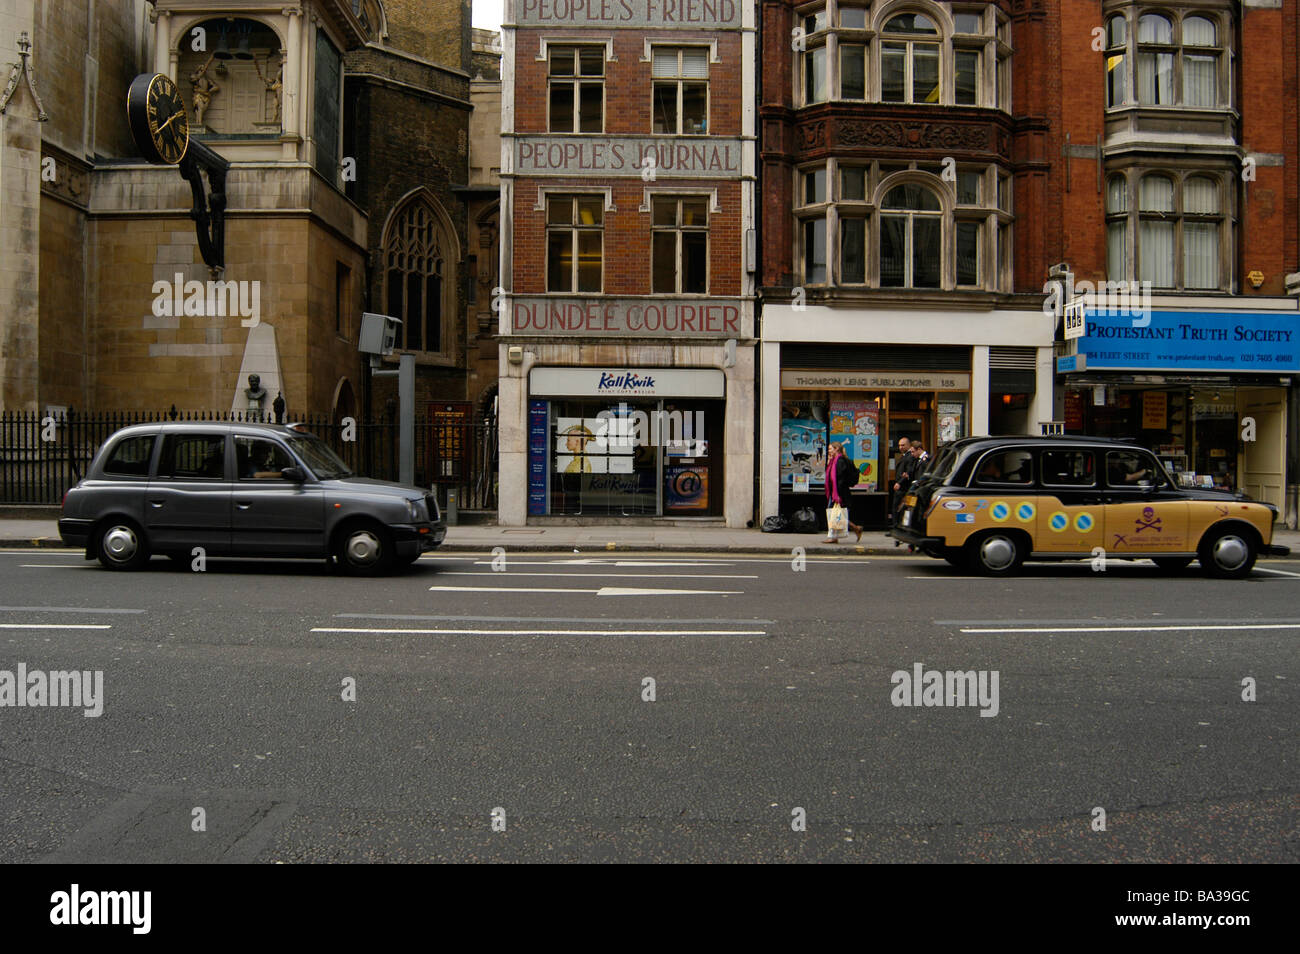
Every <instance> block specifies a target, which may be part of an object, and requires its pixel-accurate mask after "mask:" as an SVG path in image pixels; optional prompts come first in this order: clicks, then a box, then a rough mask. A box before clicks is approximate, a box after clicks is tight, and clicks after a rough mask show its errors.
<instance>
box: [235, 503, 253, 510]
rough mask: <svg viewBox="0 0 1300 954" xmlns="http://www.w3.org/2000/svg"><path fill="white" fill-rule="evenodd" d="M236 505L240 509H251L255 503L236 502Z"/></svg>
mask: <svg viewBox="0 0 1300 954" xmlns="http://www.w3.org/2000/svg"><path fill="white" fill-rule="evenodd" d="M235 506H236V507H238V508H239V509H240V510H250V509H252V506H253V505H252V504H251V503H236V504H235Z"/></svg>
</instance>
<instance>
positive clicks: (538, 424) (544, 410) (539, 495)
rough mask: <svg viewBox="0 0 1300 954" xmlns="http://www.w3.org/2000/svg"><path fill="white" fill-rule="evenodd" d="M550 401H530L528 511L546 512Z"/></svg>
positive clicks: (536, 513)
mask: <svg viewBox="0 0 1300 954" xmlns="http://www.w3.org/2000/svg"><path fill="white" fill-rule="evenodd" d="M548 411H549V402H547V401H529V402H528V513H529V514H530V515H538V514H544V513H546V436H547V431H548V426H547V417H548Z"/></svg>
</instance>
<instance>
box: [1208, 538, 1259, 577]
mask: <svg viewBox="0 0 1300 954" xmlns="http://www.w3.org/2000/svg"><path fill="white" fill-rule="evenodd" d="M1197 552H1198V553H1199V554H1200V557H1199V559H1200V563H1201V567H1202V568H1203V569H1204V570H1205V572H1206V573H1207V574H1209V575H1210V576H1213V577H1217V578H1219V579H1221V580H1240V579H1242V578H1243V577H1245V576H1249V575H1250V571H1251V570H1252V569H1254V567H1255V557H1256V556H1258V555H1259V545H1258V543H1257V542H1256V539H1255V534H1254V533H1253V532H1252V531H1251V530H1248V529H1246V528H1244V527H1224V528H1221V529H1215V530H1211V531H1210V532H1209V533H1208V534H1206V535H1205V538H1204V539H1203V540H1202V541H1201V546H1200V549H1199V550H1198V551H1197Z"/></svg>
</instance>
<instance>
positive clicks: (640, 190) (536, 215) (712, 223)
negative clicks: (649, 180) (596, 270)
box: [514, 178, 742, 295]
mask: <svg viewBox="0 0 1300 954" xmlns="http://www.w3.org/2000/svg"><path fill="white" fill-rule="evenodd" d="M539 184H545V185H546V186H548V187H550V186H558V187H561V188H566V189H567V188H572V189H573V190H574V191H575V192H581V191H584V190H586V191H590V190H591V189H592V188H605V187H612V188H613V196H614V207H615V209H616V210H617V211H614V212H610V211H608V210H607V211H606V212H605V256H604V281H605V294H606V295H648V294H650V232H651V228H650V213H649V212H648V211H647V212H640V211H638V209H639V208H640V207H641V205H642V203H643V202H644V200H645V191H644V190H645V185H646V183H644V182H642V181H641V180H640V179H605V180H592V179H565V178H547V179H544V180H543V179H537V178H533V179H520V180H518V181H517V182H516V185H515V207H514V235H515V247H514V292H515V294H517V295H538V294H542V293H544V292H545V291H546V213H545V210H544V209H534V206H535V205H537V190H538V186H539ZM668 184H669V183H667V182H664V181H661V182H659V183H657V184H656V188H659V187H663V186H666V185H668ZM671 184H672V185H678V184H681V186H682V188H683V189H700V188H704V187H705V186H707V187H710V188H713V187H716V188H717V190H718V205H719V206H721V208H722V211H721V212H713V211H710V212H709V294H710V295H739V294H740V269H741V254H742V253H741V248H740V183H739V182H735V181H728V180H713V181H711V182H707V183H704V182H702V181H701V180H680V183H679V180H676V179H674V180H671Z"/></svg>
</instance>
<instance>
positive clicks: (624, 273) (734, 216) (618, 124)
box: [512, 29, 743, 295]
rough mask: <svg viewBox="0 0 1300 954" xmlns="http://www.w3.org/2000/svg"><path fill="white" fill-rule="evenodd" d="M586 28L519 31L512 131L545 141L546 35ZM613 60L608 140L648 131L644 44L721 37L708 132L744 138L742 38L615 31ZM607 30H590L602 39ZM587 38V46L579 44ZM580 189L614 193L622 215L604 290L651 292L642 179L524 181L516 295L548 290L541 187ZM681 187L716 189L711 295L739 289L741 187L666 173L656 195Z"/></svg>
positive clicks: (610, 225) (612, 224)
mask: <svg viewBox="0 0 1300 954" xmlns="http://www.w3.org/2000/svg"><path fill="white" fill-rule="evenodd" d="M581 32H582V31H572V30H565V31H555V30H545V29H521V30H519V31H518V33H517V35H516V41H515V50H516V64H515V132H516V133H517V134H519V135H523V136H526V135H547V134H548V132H547V118H546V109H547V64H546V62H545V61H544V60H543V61H539V60H538V59H537V58H536V57H537V53H538V49H539V46H540V39H541V37H543V36H556V35H557V34H558V35H562V36H563V37H564V39H565V40H566V41H567V40H568V39H569V38H570V37H574V36H579V35H580V34H581ZM613 35H614V56H615V59H616V60H617V61H616V62H615V61H607V62H606V63H605V132H604V135H606V136H645V135H649V134H650V133H651V128H652V127H651V76H650V63H649V62H646V61H643V59H642V57H643V56H644V55H645V38H646V37H647V36H648V37H650V38H651V39H652V40H654V41H655V42H656V43H665V44H691V43H696V44H698V43H700V42H701V41H716V43H717V48H718V58H719V60H720V62H717V63H714V62H712V61H710V63H709V130H710V132H711V134H712V135H711V136H710V137H708V138H707V139H701V140H700V142H701V144H703V145H710V144H711V142H712V139H713V136H720V137H731V138H735V137H738V136H740V134H741V109H742V101H741V94H742V90H741V79H742V72H741V66H740V64H741V53H742V49H741V38H740V34H739V33H736V32H723V33H703V32H701V33H696V32H693V31H639V30H615V31H613ZM607 36H609V31H606V32H604V33H601V32H600V31H596V32H595V33H593V42H601V41H602V40H603V38H604V37H607ZM577 42H581V41H577ZM542 185H545V186H547V187H560V188H565V189H569V188H571V189H572V190H573V191H574V192H583V191H587V192H590V191H592V190H593V189H605V188H611V189H612V190H613V204H614V207H615V209H616V211H613V212H610V211H606V213H605V229H604V294H606V295H648V294H650V293H651V286H650V277H651V276H650V242H651V239H650V234H651V219H650V213H649V212H648V211H646V212H641V211H638V210H639V209H640V208H641V206H642V205H643V204H644V203H645V188H646V186H647V185H648V183H646V182H643V181H642V180H641V179H640V178H639V177H636V178H630V177H627V178H607V177H594V178H582V177H551V176H546V177H527V178H519V179H516V180H515V199H514V209H513V215H514V225H513V234H514V250H513V255H514V263H513V264H514V273H513V277H512V282H513V284H512V289H513V291H514V292H515V293H516V294H520V295H535V294H542V293H545V291H546V222H545V211H544V210H541V209H535V208H534V206H536V205H537V196H538V188H539V186H542ZM678 186H680V187H681V189H682V190H683V191H698V190H701V189H716V190H717V194H718V205H719V206H720V208H721V211H717V212H715V211H713V210H712V207H710V212H709V292H708V293H709V294H710V295H739V294H740V293H741V268H742V267H743V249H742V247H741V242H742V236H741V228H740V222H741V207H740V198H741V186H740V182H739V180H737V179H720V178H707V179H705V178H701V179H678V178H667V177H662V176H661V177H660V178H659V180H658V181H657V182H655V183H654V188H655V189H656V191H660V190H665V189H667V190H669V191H671V188H673V187H678Z"/></svg>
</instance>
